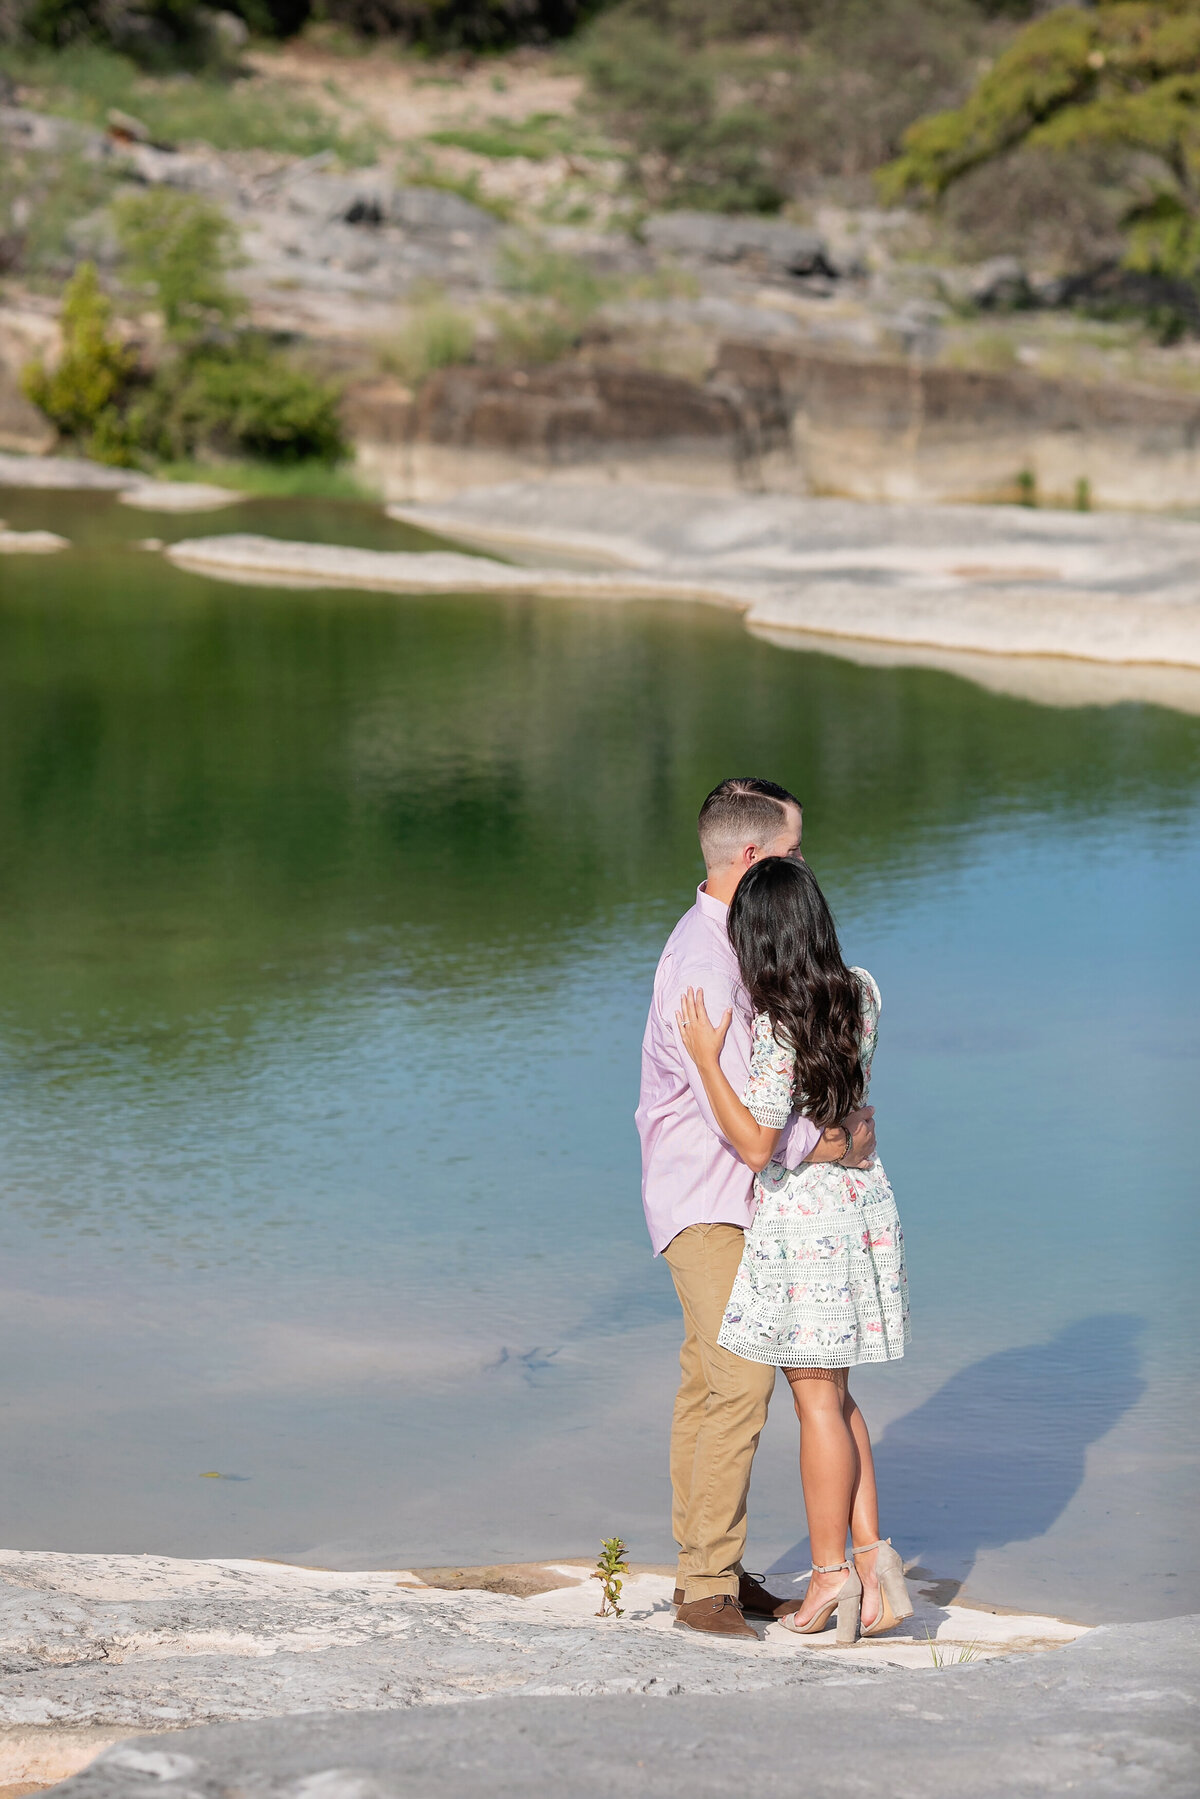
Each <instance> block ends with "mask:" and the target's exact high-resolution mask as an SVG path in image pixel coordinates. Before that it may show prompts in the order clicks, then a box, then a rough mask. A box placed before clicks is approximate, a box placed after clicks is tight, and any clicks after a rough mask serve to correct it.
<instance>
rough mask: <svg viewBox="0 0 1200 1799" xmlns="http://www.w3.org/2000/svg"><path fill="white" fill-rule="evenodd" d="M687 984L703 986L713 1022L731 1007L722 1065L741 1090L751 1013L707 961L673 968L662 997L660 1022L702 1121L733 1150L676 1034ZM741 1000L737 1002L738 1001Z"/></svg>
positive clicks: (731, 1080) (729, 1077)
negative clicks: (672, 1040)
mask: <svg viewBox="0 0 1200 1799" xmlns="http://www.w3.org/2000/svg"><path fill="white" fill-rule="evenodd" d="M689 987H701V988H703V990H704V1009H705V1011H706V1012H707V1013H708V1016H709V1018H710V1019H711V1020H712V1022H713V1023H714V1024H716V1023H717V1022H718V1020H719V1019H720V1018H721V1017H722V1015H723V1014H724V1013H725V1012H726V1011H728V1010H730V1009H732V1011H733V1019H732V1021H731V1023H730V1026H729V1029H728V1031H727V1032H726V1034H725V1043H724V1046H723V1048H722V1050H721V1069H722V1071H723V1073H724V1075H725V1078H726V1080H727V1081H728V1082H729V1085H730V1086H731V1087H732V1088H733V1090H734V1092H735V1093H737V1092H739V1091H740V1089H741V1088H742V1086H743V1085H744V1083H745V1080H746V1072H747V1069H748V1068H749V1065H750V1016H749V1012H748V1010H747V1008H746V1003H745V998H744V996H743V995H742V993H741V990H740V988H739V990H738V992H737V993H735V992H734V990H733V987H732V985H731V983H730V981H729V977H728V976H727V975H722V973H721V971H720V970H719V969H717V968H714V967H712V966H711V964H709V963H707V962H706V963H704V964H703V966H696V965H694V964H693V965H692V966H688V965H687V964H684V965H682V966H681V967H679V968H678V969H677V970H676V971H675V979H674V980H673V981H672V983H671V985H670V987H669V988H667V989H666V991H665V994H664V999H663V1014H662V1022H663V1024H664V1025H665V1026H666V1027H667V1029H668V1030H669V1032H670V1034H671V1036H672V1037H673V1038H674V1040H675V1047H676V1048H677V1050H678V1051H679V1060H680V1063H681V1065H682V1068H683V1075H684V1079H685V1080H686V1081H687V1084H688V1086H689V1087H690V1089H691V1093H692V1098H693V1099H694V1100H695V1102H696V1105H697V1107H698V1108H699V1111H700V1115H701V1117H702V1118H703V1119H704V1122H705V1124H706V1125H707V1126H708V1128H709V1130H710V1131H711V1132H712V1133H713V1136H714V1137H719V1138H720V1139H721V1142H722V1143H724V1144H726V1145H727V1147H728V1148H729V1149H730V1150H731V1151H732V1152H733V1154H734V1155H736V1154H737V1151H736V1150H734V1148H733V1145H732V1143H730V1142H729V1139H728V1137H727V1136H726V1135H725V1133H724V1131H723V1130H722V1129H721V1127H720V1125H719V1124H718V1123H717V1118H716V1114H715V1112H714V1111H713V1109H712V1106H711V1105H710V1103H709V1098H708V1094H707V1093H706V1092H705V1089H704V1081H703V1078H702V1076H701V1074H700V1070H699V1069H698V1068H697V1067H696V1064H695V1063H694V1062H693V1061H692V1058H691V1057H690V1056H689V1055H688V1053H687V1051H686V1049H684V1047H683V1042H682V1040H681V1038H680V1035H679V1027H678V1025H677V1024H676V1023H675V1014H676V1012H678V1010H679V1008H680V1006H681V1005H682V1004H683V996H684V994H685V993H686V992H687V990H688V988H689ZM739 1000H740V1002H741V1003H740V1004H739Z"/></svg>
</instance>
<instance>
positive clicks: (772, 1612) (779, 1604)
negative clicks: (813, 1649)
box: [671, 1574, 800, 1618]
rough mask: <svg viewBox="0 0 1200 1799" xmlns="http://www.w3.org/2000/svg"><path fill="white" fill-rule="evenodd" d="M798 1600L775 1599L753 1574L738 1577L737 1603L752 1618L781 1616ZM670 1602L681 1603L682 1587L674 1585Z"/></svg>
mask: <svg viewBox="0 0 1200 1799" xmlns="http://www.w3.org/2000/svg"><path fill="white" fill-rule="evenodd" d="M799 1603H800V1601H799V1600H798V1599H796V1598H794V1597H793V1598H791V1599H776V1597H775V1595H774V1593H768V1592H767V1589H766V1587H764V1586H763V1585H762V1584H761V1583H760V1582H759V1581H758V1580H756V1579H755V1577H754V1575H753V1574H743V1575H741V1576H739V1579H738V1604H739V1605H740V1606H741V1608H742V1610H743V1611H744V1612H748V1613H749V1614H750V1616H751V1617H752V1618H782V1617H783V1614H784V1613H785V1612H793V1611H795V1609H796V1607H797V1605H798V1604H799ZM671 1604H672V1605H675V1606H679V1605H682V1604H683V1588H682V1587H676V1589H675V1591H674V1592H673V1593H672V1594H671Z"/></svg>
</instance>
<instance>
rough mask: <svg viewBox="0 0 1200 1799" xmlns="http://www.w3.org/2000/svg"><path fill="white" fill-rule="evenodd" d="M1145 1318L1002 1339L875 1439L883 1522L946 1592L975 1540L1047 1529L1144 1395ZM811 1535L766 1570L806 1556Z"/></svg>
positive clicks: (801, 1564)
mask: <svg viewBox="0 0 1200 1799" xmlns="http://www.w3.org/2000/svg"><path fill="white" fill-rule="evenodd" d="M1141 1329H1142V1321H1141V1320H1140V1319H1138V1318H1134V1317H1130V1316H1128V1315H1125V1314H1115V1315H1108V1316H1103V1315H1098V1316H1096V1317H1093V1318H1085V1319H1083V1320H1081V1321H1080V1322H1079V1323H1077V1324H1070V1325H1067V1326H1066V1328H1065V1329H1063V1330H1061V1331H1059V1333H1058V1334H1057V1336H1055V1337H1052V1338H1051V1339H1050V1341H1049V1342H1046V1343H1034V1344H1029V1345H1027V1346H1026V1347H1023V1348H1021V1349H1004V1350H1001V1351H1000V1352H999V1353H998V1354H997V1355H991V1356H985V1357H984V1359H983V1360H982V1361H980V1362H974V1363H972V1364H971V1366H970V1367H968V1368H963V1369H961V1370H960V1371H959V1373H957V1374H954V1375H951V1377H950V1379H949V1380H948V1381H947V1382H946V1383H945V1385H944V1386H942V1387H940V1388H939V1389H938V1391H937V1392H936V1393H934V1394H933V1396H932V1397H931V1398H929V1399H927V1400H926V1401H925V1403H924V1404H923V1405H919V1406H917V1407H916V1409H915V1410H914V1411H911V1412H907V1413H905V1415H904V1416H903V1417H902V1418H897V1419H896V1420H895V1421H894V1422H893V1423H892V1424H889V1425H888V1427H887V1429H886V1430H885V1431H884V1433H883V1435H882V1436H881V1437H880V1439H879V1441H878V1443H877V1444H876V1445H875V1465H876V1469H877V1472H878V1476H879V1492H880V1509H881V1512H882V1515H883V1528H884V1530H885V1532H886V1533H887V1534H888V1535H889V1536H891V1537H893V1538H894V1539H895V1542H896V1546H897V1548H898V1549H899V1550H900V1551H901V1553H902V1554H903V1555H904V1557H905V1559H906V1561H907V1560H911V1559H912V1557H913V1556H914V1555H916V1556H918V1557H919V1559H920V1561H921V1563H922V1564H923V1566H924V1568H925V1569H931V1570H934V1571H935V1572H936V1573H937V1574H938V1575H939V1576H941V1577H942V1579H941V1580H940V1581H939V1582H938V1583H937V1587H936V1589H935V1590H932V1591H930V1594H929V1596H930V1597H931V1598H932V1599H934V1601H935V1603H941V1604H944V1603H945V1602H946V1600H948V1599H950V1598H952V1597H953V1595H954V1593H955V1592H956V1591H957V1590H958V1587H959V1585H960V1584H961V1583H962V1582H963V1581H964V1580H966V1578H967V1576H968V1575H969V1574H970V1572H971V1569H972V1568H973V1567H974V1565H975V1560H976V1557H977V1556H978V1554H979V1552H980V1550H982V1549H991V1548H998V1547H1000V1546H1001V1545H1003V1544H1006V1543H1019V1542H1027V1541H1029V1540H1030V1539H1031V1538H1033V1537H1040V1536H1043V1535H1044V1534H1045V1532H1046V1531H1048V1530H1049V1529H1050V1527H1051V1525H1053V1524H1054V1523H1055V1521H1056V1520H1057V1519H1058V1518H1059V1517H1060V1516H1061V1514H1062V1513H1063V1511H1065V1509H1066V1507H1067V1506H1068V1505H1069V1504H1070V1502H1071V1500H1072V1499H1073V1498H1074V1496H1075V1494H1076V1493H1077V1492H1078V1491H1079V1488H1080V1486H1081V1485H1082V1483H1083V1475H1084V1463H1085V1458H1086V1454H1087V1450H1088V1447H1089V1445H1091V1444H1092V1443H1095V1442H1097V1441H1098V1440H1099V1439H1100V1438H1101V1437H1103V1436H1104V1435H1105V1434H1106V1433H1107V1432H1108V1431H1110V1430H1111V1429H1112V1427H1113V1426H1114V1424H1116V1423H1117V1422H1118V1420H1119V1419H1120V1418H1121V1417H1122V1416H1123V1415H1124V1414H1125V1413H1126V1412H1127V1411H1129V1410H1130V1409H1131V1407H1133V1406H1134V1405H1136V1404H1137V1401H1138V1400H1139V1399H1140V1398H1141V1396H1142V1393H1143V1392H1144V1391H1145V1385H1146V1383H1145V1381H1144V1380H1143V1379H1142V1378H1141V1375H1140V1373H1139V1354H1138V1346H1137V1338H1138V1334H1139V1332H1140V1331H1141ZM808 1561H809V1551H808V1538H807V1537H804V1538H802V1539H801V1540H800V1541H799V1542H798V1543H796V1544H795V1545H794V1546H793V1547H792V1548H791V1549H789V1550H788V1551H787V1552H786V1553H785V1554H784V1555H782V1556H780V1557H779V1559H778V1561H777V1562H775V1563H774V1565H773V1566H772V1568H771V1569H770V1570H769V1572H770V1573H771V1574H773V1575H776V1576H778V1575H780V1574H783V1573H787V1572H791V1571H793V1570H795V1569H797V1568H805V1567H807V1566H808Z"/></svg>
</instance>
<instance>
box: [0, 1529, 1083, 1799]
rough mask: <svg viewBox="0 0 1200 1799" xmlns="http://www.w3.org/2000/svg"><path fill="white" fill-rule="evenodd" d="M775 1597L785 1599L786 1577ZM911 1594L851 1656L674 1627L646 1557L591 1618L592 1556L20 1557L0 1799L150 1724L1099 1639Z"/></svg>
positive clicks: (672, 1685) (950, 1660) (788, 1640)
mask: <svg viewBox="0 0 1200 1799" xmlns="http://www.w3.org/2000/svg"><path fill="white" fill-rule="evenodd" d="M775 1585H776V1587H777V1589H778V1591H779V1593H780V1596H786V1595H787V1594H788V1592H789V1590H790V1582H789V1580H788V1577H787V1576H783V1577H777V1578H776V1580H775ZM913 1585H914V1596H915V1598H916V1600H917V1608H918V1609H917V1613H916V1616H915V1618H914V1619H913V1621H912V1623H911V1625H910V1626H909V1627H907V1628H906V1629H905V1630H902V1631H899V1632H896V1633H895V1634H894V1635H893V1636H892V1637H890V1638H887V1639H880V1640H879V1641H876V1642H872V1643H864V1644H860V1645H858V1647H857V1648H855V1649H853V1650H845V1649H837V1648H836V1647H834V1645H833V1640H832V1636H833V1633H832V1632H830V1633H829V1640H828V1642H825V1641H823V1640H817V1641H814V1642H813V1643H811V1644H810V1643H803V1644H801V1643H798V1642H797V1641H796V1639H795V1638H794V1637H792V1636H789V1635H788V1634H787V1633H786V1632H785V1631H784V1630H783V1628H782V1626H780V1625H776V1624H769V1625H761V1626H760V1627H759V1637H760V1640H759V1642H757V1643H754V1644H744V1645H742V1644H737V1645H733V1646H732V1648H731V1647H730V1646H729V1645H725V1644H717V1645H714V1644H713V1643H711V1642H709V1641H707V1640H705V1639H703V1638H701V1637H697V1636H694V1635H692V1634H690V1633H687V1632H681V1631H677V1630H673V1629H672V1628H671V1624H672V1619H673V1611H672V1607H671V1589H672V1586H673V1575H672V1573H671V1571H669V1570H665V1569H664V1570H655V1569H641V1568H636V1567H635V1569H634V1571H633V1574H632V1576H631V1578H630V1579H629V1580H628V1582H627V1583H626V1587H625V1591H624V1593H623V1595H622V1600H623V1604H624V1606H625V1616H624V1617H623V1618H620V1619H616V1618H612V1617H609V1618H606V1619H599V1618H597V1616H596V1611H597V1605H598V1600H599V1589H598V1588H597V1587H596V1586H595V1584H594V1583H593V1582H592V1581H591V1580H590V1579H589V1568H588V1566H587V1565H585V1564H582V1563H578V1562H563V1563H558V1562H548V1563H544V1564H538V1565H536V1566H533V1567H522V1568H520V1569H514V1570H507V1569H477V1570H472V1569H460V1570H446V1569H442V1570H424V1571H416V1570H407V1571H406V1570H392V1571H380V1572H372V1573H340V1572H331V1571H327V1570H322V1569H312V1568H304V1567H297V1566H290V1565H285V1564H280V1563H273V1562H258V1561H235V1560H215V1561H186V1560H181V1559H177V1558H173V1557H167V1556H151V1555H67V1554H52V1553H41V1552H37V1551H7V1552H3V1553H0V1593H2V1595H3V1606H2V1607H0V1630H2V1632H3V1648H2V1653H3V1667H4V1672H3V1675H2V1676H0V1792H2V1791H4V1788H5V1784H6V1783H8V1784H10V1785H11V1784H15V1783H16V1782H19V1781H27V1782H28V1781H37V1780H42V1781H50V1780H55V1779H61V1778H63V1777H65V1776H66V1775H68V1774H70V1773H72V1772H73V1771H74V1770H75V1769H77V1768H80V1767H82V1766H84V1765H85V1764H86V1763H87V1762H89V1761H90V1760H91V1759H92V1758H93V1757H94V1756H95V1755H96V1754H97V1752H98V1751H100V1750H102V1749H105V1748H106V1747H108V1746H109V1745H111V1744H113V1743H115V1742H118V1741H119V1740H121V1739H122V1738H124V1737H126V1736H128V1735H129V1734H130V1733H132V1732H137V1731H143V1732H144V1731H147V1730H149V1731H154V1732H172V1733H174V1732H177V1731H179V1730H181V1729H185V1728H188V1727H191V1726H194V1725H198V1724H211V1723H215V1722H218V1721H233V1720H241V1721H249V1720H255V1719H271V1718H279V1717H283V1716H291V1715H293V1714H296V1713H312V1712H324V1711H336V1712H341V1713H357V1714H361V1713H367V1712H375V1711H387V1712H394V1711H396V1710H407V1709H410V1708H413V1707H425V1706H445V1705H447V1704H450V1703H452V1702H461V1701H464V1700H471V1701H477V1700H481V1699H484V1698H487V1697H488V1696H490V1695H502V1696H504V1697H505V1698H506V1699H508V1700H515V1699H529V1698H533V1697H539V1696H541V1697H546V1696H560V1697H561V1696H570V1695H575V1696H583V1695H593V1694H623V1695H642V1696H647V1697H651V1698H655V1697H669V1698H677V1697H679V1696H680V1695H682V1694H703V1695H709V1696H715V1695H718V1694H729V1693H749V1692H753V1691H759V1690H765V1691H771V1692H776V1693H780V1694H782V1693H784V1692H787V1691H790V1690H792V1689H794V1688H796V1687H798V1686H804V1687H808V1686H814V1685H817V1686H819V1685H824V1684H828V1683H829V1682H831V1681H832V1682H833V1683H834V1684H839V1683H843V1682H844V1681H845V1680H847V1679H853V1680H855V1681H857V1682H864V1681H865V1682H867V1683H870V1684H874V1683H877V1682H879V1681H881V1680H887V1679H888V1678H889V1676H890V1675H893V1674H895V1673H896V1672H897V1671H901V1670H907V1671H908V1673H909V1674H910V1675H911V1676H912V1677H915V1678H918V1679H919V1680H925V1679H927V1677H928V1676H929V1675H931V1674H936V1673H938V1672H941V1671H942V1670H944V1669H945V1668H949V1667H951V1666H954V1665H956V1664H957V1663H958V1662H959V1661H960V1660H963V1659H964V1658H965V1659H966V1660H967V1661H969V1662H979V1661H984V1660H987V1659H990V1658H992V1657H996V1656H1000V1657H1008V1656H1019V1657H1029V1656H1035V1655H1038V1654H1039V1653H1041V1652H1043V1651H1046V1650H1049V1649H1057V1648H1061V1647H1063V1646H1065V1645H1067V1644H1069V1643H1072V1642H1075V1641H1077V1640H1078V1639H1080V1638H1082V1637H1085V1636H1088V1635H1090V1634H1091V1633H1090V1631H1089V1630H1088V1629H1087V1627H1085V1626H1082V1625H1075V1624H1070V1623H1065V1622H1063V1621H1062V1620H1060V1619H1055V1618H1048V1617H1038V1616H1032V1615H1025V1614H1022V1613H1019V1612H1011V1611H1006V1610H1005V1609H1004V1608H1003V1607H992V1606H988V1605H985V1604H982V1603H980V1602H975V1601H972V1600H970V1599H969V1598H967V1597H965V1596H964V1595H962V1594H959V1593H957V1583H953V1582H951V1583H949V1587H950V1588H953V1589H955V1596H953V1597H951V1598H949V1599H948V1600H947V1599H946V1597H945V1595H946V1592H947V1583H943V1582H939V1581H938V1580H937V1579H936V1577H934V1576H932V1575H929V1576H924V1575H923V1574H922V1573H921V1571H920V1570H914V1572H913ZM518 1595H523V1596H518ZM935 1658H936V1660H935ZM939 1662H940V1664H941V1668H939V1667H938V1663H939ZM173 1740H174V1739H173V1738H172V1740H171V1742H168V1743H167V1744H166V1745H165V1747H166V1749H167V1750H168V1751H171V1749H172V1742H173Z"/></svg>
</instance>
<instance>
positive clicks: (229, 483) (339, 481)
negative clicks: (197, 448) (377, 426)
mask: <svg viewBox="0 0 1200 1799" xmlns="http://www.w3.org/2000/svg"><path fill="white" fill-rule="evenodd" d="M154 473H155V475H156V476H158V477H159V478H160V479H162V480H164V481H211V482H212V483H213V485H214V486H216V487H232V488H235V489H236V490H237V492H238V493H250V494H261V495H263V496H264V498H267V499H283V500H289V499H300V500H376V499H378V498H379V495H378V494H377V493H376V492H375V491H374V490H373V489H372V488H371V486H370V485H369V484H368V483H367V482H365V481H363V480H362V478H361V477H360V476H358V475H356V474H354V473H353V472H352V471H351V470H349V469H346V468H339V467H335V466H333V465H332V464H330V463H328V462H316V461H312V462H293V463H288V464H284V465H279V464H273V463H267V462H166V463H162V464H160V465H158V466H157V467H156V468H155V470H154Z"/></svg>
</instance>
